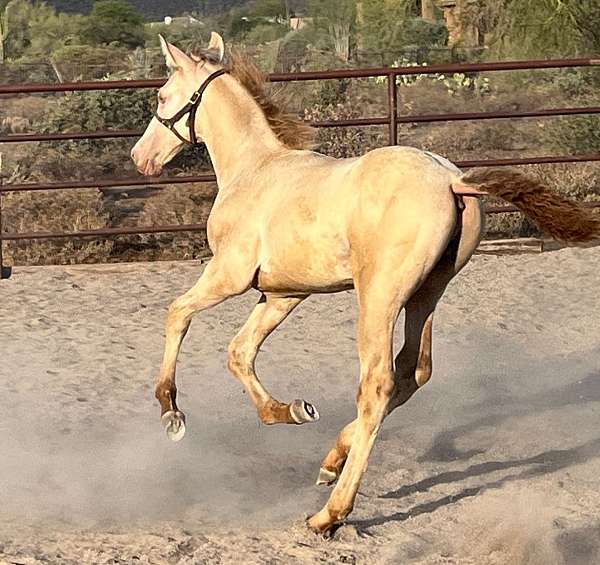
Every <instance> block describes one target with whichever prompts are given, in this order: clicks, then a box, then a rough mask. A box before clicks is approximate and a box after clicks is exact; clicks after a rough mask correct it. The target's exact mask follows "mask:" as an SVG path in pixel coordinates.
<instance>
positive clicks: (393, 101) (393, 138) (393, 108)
mask: <svg viewBox="0 0 600 565" xmlns="http://www.w3.org/2000/svg"><path fill="white" fill-rule="evenodd" d="M387 82H388V109H389V117H390V145H398V90H397V88H396V73H394V72H391V73H390V74H389V75H388V77H387Z"/></svg>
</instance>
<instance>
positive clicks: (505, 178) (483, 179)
mask: <svg viewBox="0 0 600 565" xmlns="http://www.w3.org/2000/svg"><path fill="white" fill-rule="evenodd" d="M461 187H465V188H467V189H478V190H482V191H485V192H488V193H489V194H491V195H493V196H498V197H500V198H502V199H503V200H506V201H508V202H510V203H512V204H514V205H515V206H516V207H517V208H518V209H519V210H521V212H523V213H524V214H525V215H526V216H528V217H529V218H530V219H531V220H532V221H533V222H535V223H536V224H537V225H538V227H539V228H540V229H542V230H544V231H545V232H547V233H548V234H550V235H551V236H552V237H553V238H554V239H558V240H560V241H566V242H567V241H568V242H584V241H590V240H591V239H595V238H600V217H595V216H594V214H593V213H592V211H591V210H590V209H588V208H584V207H583V206H581V205H580V204H578V203H577V202H574V201H573V200H569V199H567V198H564V197H562V196H559V195H558V194H556V193H554V192H552V191H551V190H549V189H548V188H547V187H546V186H544V184H543V183H541V182H540V181H538V180H536V179H533V178H531V177H528V176H527V175H524V174H523V173H521V172H519V171H517V170H514V169H504V168H502V169H500V168H498V169H472V170H470V171H468V172H467V173H466V174H464V175H462V176H461V177H460V178H459V179H457V180H456V181H455V182H454V183H453V188H455V189H456V190H458V191H460V189H461Z"/></svg>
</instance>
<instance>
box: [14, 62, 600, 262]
mask: <svg viewBox="0 0 600 565" xmlns="http://www.w3.org/2000/svg"><path fill="white" fill-rule="evenodd" d="M490 78H491V79H492V86H493V89H492V93H491V94H489V95H485V96H481V95H478V94H475V93H473V92H469V91H466V92H461V93H460V95H451V94H449V93H448V92H447V90H446V88H445V87H444V86H443V85H442V84H441V83H434V82H432V81H423V82H421V83H418V84H415V85H412V86H409V87H404V86H401V87H399V89H398V94H399V112H400V114H401V115H408V114H416V115H419V114H425V113H444V112H475V111H490V110H518V109H520V110H525V109H530V108H540V107H551V106H553V107H559V106H561V105H574V102H573V101H572V100H570V99H569V96H570V94H569V93H568V92H566V91H563V90H561V88H560V87H559V86H556V85H555V84H553V83H550V82H548V81H546V82H544V83H542V84H541V85H532V84H525V83H523V82H522V81H521V79H519V78H518V77H517V76H516V75H515V74H514V73H503V74H496V75H493V77H492V76H490ZM520 81H521V82H520ZM273 88H275V89H276V90H277V89H280V88H283V87H282V86H281V85H276V86H274V87H273ZM285 88H286V89H287V90H288V96H287V97H288V98H291V99H290V103H291V104H290V107H293V108H294V109H296V110H297V109H299V108H300V107H302V106H306V107H308V108H309V109H308V110H307V111H306V117H307V118H308V119H314V120H322V119H343V118H349V117H359V116H360V117H366V116H382V115H385V114H386V113H387V99H386V89H385V85H381V84H379V85H378V84H374V82H373V81H371V80H367V79H361V80H356V81H346V82H344V81H332V82H329V83H324V82H321V83H302V84H300V85H296V84H294V85H291V86H289V87H288V86H286V87H285ZM292 92H293V96H290V94H291V93H292ZM52 100H53V99H52V98H49V97H20V98H14V99H9V100H7V101H5V103H4V106H3V109H2V114H3V115H7V116H8V115H11V116H19V115H20V116H23V115H26V116H30V115H31V116H34V117H35V116H39V115H40V114H41V113H42V112H43V109H44V106H45V105H47V104H51V103H52ZM553 120H554V118H546V119H521V120H519V119H514V120H487V121H480V122H475V121H461V122H438V123H433V124H401V125H400V126H399V129H398V133H399V143H401V144H403V145H412V146H415V147H420V148H423V149H427V150H431V151H434V152H436V153H440V154H442V155H444V156H447V157H449V158H450V159H452V160H463V159H485V158H490V157H523V156H526V155H544V154H556V153H558V152H563V153H568V152H569V151H568V150H565V149H563V150H561V149H560V148H557V147H556V141H557V139H558V141H560V136H558V137H557V136H556V135H555V136H554V138H553V139H552V136H549V135H548V133H547V132H548V131H554V130H555V129H556V127H557V126H559V125H560V124H559V122H554V121H553ZM553 128H554V129H553ZM584 137H585V136H584ZM385 143H387V128H386V127H379V128H375V127H373V128H348V129H342V128H334V129H320V130H318V135H317V145H318V146H317V149H319V150H321V151H323V152H325V153H327V154H329V155H332V156H336V157H346V156H354V155H360V154H363V153H365V152H366V151H367V150H369V149H372V148H374V147H376V146H380V145H384V144H385ZM130 144H131V140H116V141H111V142H106V147H104V146H102V147H103V148H101V149H96V150H95V152H92V151H90V152H89V154H87V153H86V151H84V150H83V149H84V148H83V147H81V148H80V147H79V146H77V147H75V146H73V151H72V152H71V151H67V152H66V153H65V151H63V152H62V153H61V152H60V151H57V150H55V149H53V148H51V147H50V146H46V147H44V146H43V145H38V146H37V147H36V146H26V145H24V144H12V145H10V146H7V147H6V151H5V164H6V165H7V167H6V168H7V169H9V170H10V171H12V172H13V177H14V178H13V182H24V181H30V182H40V181H44V180H57V179H62V178H64V179H67V178H73V179H74V178H90V177H93V178H107V177H108V178H112V177H114V176H128V175H133V174H134V173H133V170H132V167H131V165H130V163H129V159H128V155H127V153H128V148H129V145H130ZM585 150H586V147H583V149H582V150H581V151H580V152H585ZM189 158H193V156H187V157H183V158H182V160H180V162H179V163H178V164H175V165H174V167H175V169H176V170H177V172H180V171H182V170H183V169H182V168H181V167H182V166H184V165H185V163H184V161H185V162H186V163H188V164H189V162H191V161H187V159H189ZM178 167H179V168H178ZM524 170H526V171H527V172H528V173H530V174H531V175H533V176H534V177H536V178H539V179H540V180H542V181H543V182H544V183H545V184H547V185H548V186H549V187H551V188H554V189H555V190H556V191H557V192H559V193H560V194H563V195H565V196H568V197H571V198H575V199H577V200H600V183H599V181H598V180H597V179H598V178H600V175H599V173H600V163H581V164H565V165H544V166H528V167H525V168H524ZM188 172H189V171H188ZM198 172H199V171H198ZM215 192H216V187H215V186H214V185H184V186H182V185H177V186H166V187H164V188H162V189H161V190H155V189H154V188H152V189H146V190H142V191H141V192H138V191H130V192H126V191H117V192H109V191H104V192H99V191H97V190H94V189H89V190H81V191H52V192H34V193H18V194H9V195H7V196H6V197H5V198H4V206H3V215H4V218H3V229H4V231H5V232H6V231H8V232H15V231H28V232H30V231H52V232H56V231H78V230H86V229H95V228H101V227H105V226H107V227H118V226H133V225H158V224H187V223H205V222H206V219H207V217H208V214H209V211H210V207H211V203H212V198H213V197H214V194H215ZM490 203H493V204H497V203H498V202H497V201H492V200H490ZM537 235H540V234H539V232H538V231H537V229H536V228H535V226H533V224H531V222H529V221H528V220H527V219H526V218H524V217H523V216H522V215H520V214H502V215H493V216H490V217H488V230H487V237H490V238H505V237H513V236H519V237H522V236H537ZM207 254H208V249H207V242H206V240H205V237H204V235H203V234H202V233H196V234H194V233H188V232H184V233H177V234H152V235H139V236H119V237H114V238H111V239H109V240H89V239H84V240H75V241H66V240H53V241H39V242H31V241H23V242H19V243H13V242H11V243H6V244H5V257H6V261H7V262H8V263H13V264H47V263H81V262H112V261H122V260H150V259H182V258H192V257H195V258H197V257H202V256H205V255H207Z"/></svg>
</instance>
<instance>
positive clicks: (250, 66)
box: [191, 48, 315, 149]
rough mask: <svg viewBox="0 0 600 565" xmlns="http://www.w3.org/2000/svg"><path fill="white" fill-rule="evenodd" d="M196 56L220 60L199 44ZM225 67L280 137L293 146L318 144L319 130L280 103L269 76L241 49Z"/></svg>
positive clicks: (228, 58)
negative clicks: (270, 88)
mask: <svg viewBox="0 0 600 565" xmlns="http://www.w3.org/2000/svg"><path fill="white" fill-rule="evenodd" d="M191 55H192V57H195V58H198V57H199V58H202V59H206V60H208V61H211V62H214V63H218V61H216V60H215V54H214V53H213V52H211V51H208V50H206V49H200V48H195V49H192V51H191ZM224 68H225V69H227V71H228V72H229V74H231V76H233V77H235V78H236V79H237V80H238V81H239V82H240V84H241V85H242V86H243V87H244V88H245V89H246V90H247V91H248V93H249V94H250V96H252V98H253V99H254V100H255V102H256V103H257V104H258V106H259V108H260V109H261V110H262V112H263V114H264V115H265V118H267V122H268V123H269V126H270V127H271V129H272V130H273V132H274V133H275V135H276V136H277V137H278V138H279V140H280V141H281V142H282V143H283V144H284V145H285V146H286V147H289V148H290V149H310V148H312V147H313V145H314V137H315V130H314V128H312V127H311V126H309V125H308V124H307V123H306V122H304V121H303V120H301V119H300V118H299V117H297V116H294V115H292V114H289V113H288V112H286V111H285V110H283V109H282V108H281V106H279V104H277V103H276V101H275V100H274V98H273V97H271V96H270V95H269V94H268V93H267V91H266V88H265V86H266V83H267V80H266V78H265V76H264V74H263V73H262V71H261V70H260V69H259V68H258V67H257V65H256V63H254V61H252V60H251V59H250V58H249V57H248V56H246V55H244V54H242V53H240V52H239V51H232V52H231V53H230V54H229V56H228V57H227V64H226V65H225V66H224Z"/></svg>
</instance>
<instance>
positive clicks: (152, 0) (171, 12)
mask: <svg viewBox="0 0 600 565" xmlns="http://www.w3.org/2000/svg"><path fill="white" fill-rule="evenodd" d="M46 2H47V4H50V5H52V6H54V7H55V8H56V9H57V10H59V11H61V12H74V13H79V14H87V13H89V11H90V10H91V9H92V6H93V4H94V0H46ZM129 2H130V3H131V4H133V5H134V6H135V7H136V8H137V10H138V11H139V12H140V13H141V14H142V15H143V16H144V18H146V19H147V20H161V19H163V18H164V17H165V16H175V15H178V14H182V13H184V12H191V11H198V10H199V8H201V7H202V6H204V7H205V8H204V10H203V11H206V12H207V13H210V14H217V13H219V12H224V11H226V10H229V9H230V8H232V7H233V6H239V5H240V4H245V3H246V2H247V0H204V1H202V0H170V1H169V2H165V1H164V0H129Z"/></svg>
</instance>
